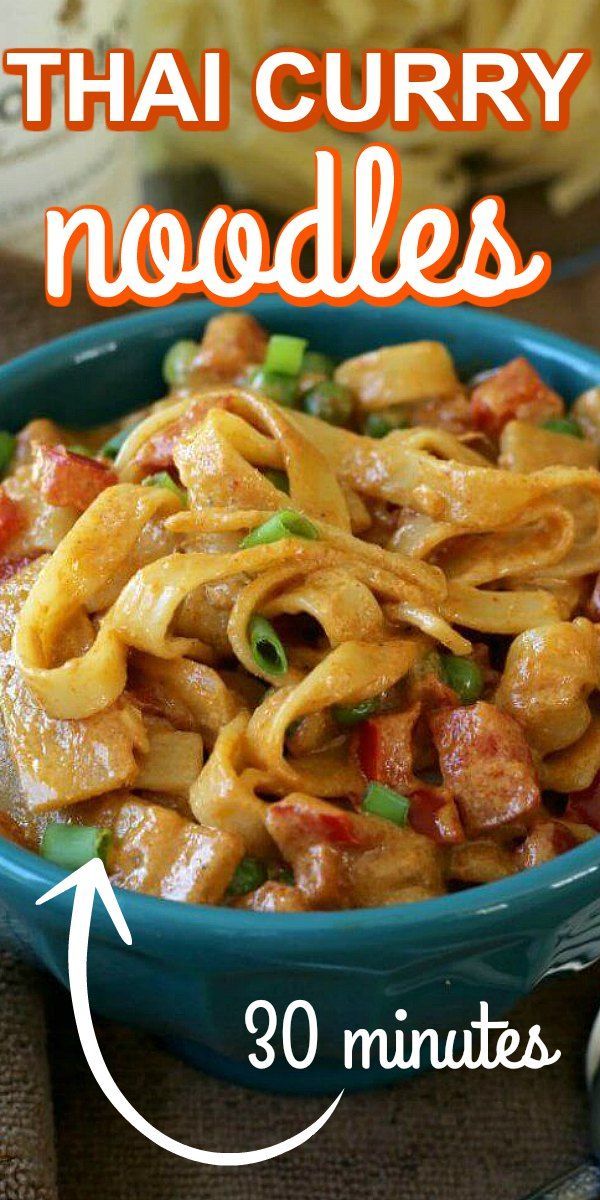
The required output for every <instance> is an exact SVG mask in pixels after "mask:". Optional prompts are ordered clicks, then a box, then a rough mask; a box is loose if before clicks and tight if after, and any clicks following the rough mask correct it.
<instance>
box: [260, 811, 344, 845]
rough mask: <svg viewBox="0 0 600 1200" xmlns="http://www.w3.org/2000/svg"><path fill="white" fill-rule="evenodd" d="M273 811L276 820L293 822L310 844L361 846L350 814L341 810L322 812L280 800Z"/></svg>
mask: <svg viewBox="0 0 600 1200" xmlns="http://www.w3.org/2000/svg"><path fill="white" fill-rule="evenodd" d="M275 810H276V811H277V816H278V818H280V819H281V818H283V819H284V820H286V821H289V822H290V823H292V822H295V824H296V825H297V828H298V830H299V831H301V832H302V833H303V834H304V835H305V836H306V837H307V839H308V840H310V841H312V842H315V843H317V842H331V843H332V844H333V845H338V846H359V845H360V844H361V839H360V837H359V836H358V834H357V832H356V830H355V828H354V824H353V819H352V814H351V813H346V812H343V810H342V809H340V810H339V811H337V812H323V811H317V810H316V809H312V808H309V807H308V805H307V806H305V805H303V804H294V802H293V801H292V802H290V803H288V802H287V801H282V800H280V801H279V802H278V803H277V804H276V805H273V806H272V811H273V812H275Z"/></svg>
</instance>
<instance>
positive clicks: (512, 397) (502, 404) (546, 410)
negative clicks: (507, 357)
mask: <svg viewBox="0 0 600 1200" xmlns="http://www.w3.org/2000/svg"><path fill="white" fill-rule="evenodd" d="M563 412H564V404H563V401H562V400H561V398H560V396H558V395H557V393H556V392H553V391H552V388H549V387H548V386H547V384H545V383H544V381H543V379H540V376H539V375H538V373H537V371H536V370H535V368H534V367H532V365H531V363H530V362H528V361H527V359H526V358H513V359H512V361H511V362H508V363H506V364H505V366H503V367H500V369H499V370H498V371H494V373H493V375H490V376H489V377H488V378H487V379H484V380H483V382H482V383H480V384H479V385H478V387H476V388H475V389H474V391H473V394H472V396H471V420H472V421H473V424H474V425H475V427H476V428H477V429H481V430H482V432H483V433H487V434H491V435H492V436H494V435H495V436H498V435H499V434H500V433H502V430H503V429H504V426H505V425H506V424H507V423H508V421H514V420H521V421H532V422H533V423H535V424H539V422H540V421H543V420H544V419H545V418H547V417H556V416H561V414H562V413H563Z"/></svg>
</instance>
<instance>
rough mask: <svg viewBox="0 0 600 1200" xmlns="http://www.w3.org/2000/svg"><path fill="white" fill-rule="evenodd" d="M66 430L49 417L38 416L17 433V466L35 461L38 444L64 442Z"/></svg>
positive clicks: (48, 444)
mask: <svg viewBox="0 0 600 1200" xmlns="http://www.w3.org/2000/svg"><path fill="white" fill-rule="evenodd" d="M65 440H66V438H65V430H64V429H61V428H60V425H57V424H56V422H55V421H50V420H48V418H47V417H36V418H35V420H33V421H28V423H27V425H25V426H24V427H23V429H21V431H20V433H19V434H17V446H16V450H15V457H14V462H15V465H16V466H17V467H19V466H22V465H23V464H29V463H31V462H33V459H34V457H35V448H36V446H37V445H44V446H58V444H59V443H60V442H64V441H65Z"/></svg>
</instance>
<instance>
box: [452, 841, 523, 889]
mask: <svg viewBox="0 0 600 1200" xmlns="http://www.w3.org/2000/svg"><path fill="white" fill-rule="evenodd" d="M516 870H517V864H516V863H515V859H514V855H513V854H512V853H511V851H510V850H507V849H505V847H504V846H499V845H498V844H497V843H496V842H492V841H485V840H482V841H476V842H464V843H463V844H462V845H461V846H452V848H451V850H450V853H449V855H448V862H447V866H446V876H447V878H448V879H449V880H452V882H454V883H465V884H476V883H494V881H495V880H496V879H506V877H507V876H508V875H514V873H515V871H516Z"/></svg>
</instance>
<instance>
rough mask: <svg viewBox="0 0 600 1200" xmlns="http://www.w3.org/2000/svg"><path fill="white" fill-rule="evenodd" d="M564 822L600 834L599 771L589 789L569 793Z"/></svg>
mask: <svg viewBox="0 0 600 1200" xmlns="http://www.w3.org/2000/svg"><path fill="white" fill-rule="evenodd" d="M565 821H574V822H575V823H576V824H579V825H589V826H590V827H591V828H592V829H595V830H596V831H597V832H598V833H600V771H599V772H598V774H597V775H596V778H595V779H594V780H593V782H592V783H591V784H590V786H589V787H587V788H584V789H583V791H581V792H571V794H570V796H569V802H568V804H567V807H566V811H565Z"/></svg>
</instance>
